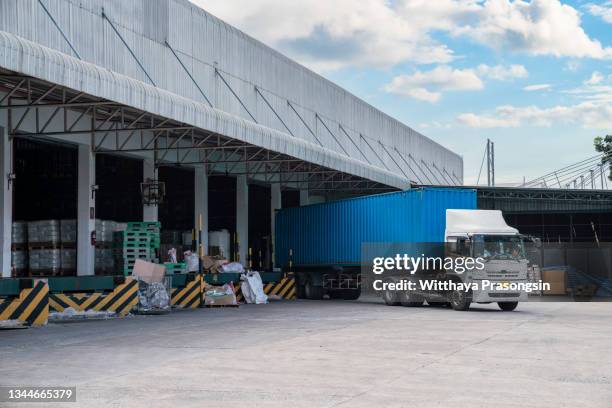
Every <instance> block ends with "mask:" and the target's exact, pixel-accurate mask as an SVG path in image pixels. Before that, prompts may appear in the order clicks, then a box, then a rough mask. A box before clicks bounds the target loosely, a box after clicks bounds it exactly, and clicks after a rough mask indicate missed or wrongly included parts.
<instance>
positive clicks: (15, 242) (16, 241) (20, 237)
mask: <svg viewBox="0 0 612 408" xmlns="http://www.w3.org/2000/svg"><path fill="white" fill-rule="evenodd" d="M11 242H12V245H11V268H12V269H13V271H14V274H15V276H20V275H24V274H25V273H26V272H27V269H28V247H27V244H28V223H27V222H25V221H15V222H13V225H12V229H11Z"/></svg>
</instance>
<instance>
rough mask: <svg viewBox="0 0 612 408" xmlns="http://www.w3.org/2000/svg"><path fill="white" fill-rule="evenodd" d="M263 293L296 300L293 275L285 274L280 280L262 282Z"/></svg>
mask: <svg viewBox="0 0 612 408" xmlns="http://www.w3.org/2000/svg"><path fill="white" fill-rule="evenodd" d="M264 293H265V294H266V295H268V296H272V297H278V298H280V299H283V300H296V299H297V292H296V289H295V277H294V276H286V277H284V278H282V279H281V281H280V282H270V283H266V284H264Z"/></svg>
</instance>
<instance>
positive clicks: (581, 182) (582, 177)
mask: <svg viewBox="0 0 612 408" xmlns="http://www.w3.org/2000/svg"><path fill="white" fill-rule="evenodd" d="M580 188H581V189H583V190H584V175H580Z"/></svg>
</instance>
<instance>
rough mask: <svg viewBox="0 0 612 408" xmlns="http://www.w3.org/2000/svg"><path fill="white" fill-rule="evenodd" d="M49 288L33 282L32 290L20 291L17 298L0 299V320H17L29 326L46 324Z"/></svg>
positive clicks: (41, 282) (40, 281) (42, 283)
mask: <svg viewBox="0 0 612 408" xmlns="http://www.w3.org/2000/svg"><path fill="white" fill-rule="evenodd" d="M48 317H49V286H48V285H47V283H46V282H45V281H42V280H39V281H35V282H34V285H33V287H32V288H28V289H22V290H21V292H20V293H19V296H16V297H13V298H6V299H0V320H19V321H21V322H23V323H25V324H28V325H30V326H42V325H45V324H47V318H48Z"/></svg>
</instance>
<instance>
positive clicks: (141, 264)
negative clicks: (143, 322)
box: [132, 259, 172, 314]
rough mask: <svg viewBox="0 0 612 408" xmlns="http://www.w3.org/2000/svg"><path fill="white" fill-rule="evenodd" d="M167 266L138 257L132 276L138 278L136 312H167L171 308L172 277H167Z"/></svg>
mask: <svg viewBox="0 0 612 408" xmlns="http://www.w3.org/2000/svg"><path fill="white" fill-rule="evenodd" d="M165 274H166V267H165V266H164V265H158V264H154V263H151V262H146V261H143V260H141V259H137V260H136V262H135V263H134V270H133V272H132V276H133V277H134V278H135V279H137V280H138V304H137V305H136V310H135V311H136V313H141V314H157V313H166V312H169V311H170V309H171V304H170V303H171V302H170V287H171V286H172V280H171V279H172V278H170V277H166V276H165Z"/></svg>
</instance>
